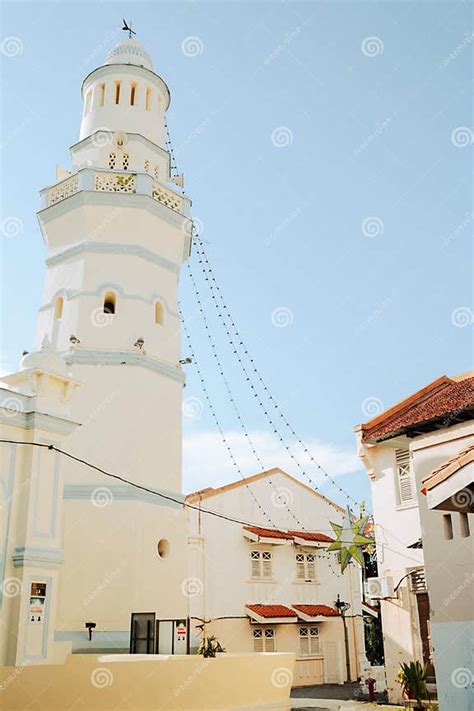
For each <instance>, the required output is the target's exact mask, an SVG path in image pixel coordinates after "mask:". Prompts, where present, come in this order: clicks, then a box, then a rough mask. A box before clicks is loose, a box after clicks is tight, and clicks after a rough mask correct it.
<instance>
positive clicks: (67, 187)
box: [48, 174, 79, 205]
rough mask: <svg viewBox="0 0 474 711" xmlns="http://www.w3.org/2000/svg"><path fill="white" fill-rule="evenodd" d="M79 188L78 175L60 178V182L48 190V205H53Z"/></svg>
mask: <svg viewBox="0 0 474 711" xmlns="http://www.w3.org/2000/svg"><path fill="white" fill-rule="evenodd" d="M78 190H79V176H78V175H77V174H76V175H71V177H70V178H66V179H65V180H61V182H60V183H58V184H57V185H55V186H54V187H53V188H50V189H49V190H48V205H54V204H55V203H56V202H59V201H60V200H64V199H65V198H67V197H69V196H70V195H74V193H77V191H78Z"/></svg>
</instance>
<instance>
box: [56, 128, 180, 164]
mask: <svg viewBox="0 0 474 711" xmlns="http://www.w3.org/2000/svg"><path fill="white" fill-rule="evenodd" d="M100 133H104V130H103V129H102V130H101V129H97V130H96V131H94V133H91V134H90V135H89V136H86V137H85V138H83V139H81V140H80V141H77V143H73V144H72V146H70V148H69V150H70V151H71V153H72V154H74V153H75V152H76V151H77V150H80V149H81V148H85V147H87V146H89V145H94V140H96V139H95V138H94V137H96V136H97V134H100ZM127 135H128V137H129V138H130V139H132V140H136V141H140V142H141V143H143V144H144V145H145V146H148V147H151V148H153V150H156V151H158V153H160V155H161V156H162V157H163V158H165V159H166V160H167V161H168V163H169V162H170V154H169V153H168V151H166V150H165V149H164V148H163V147H162V146H160V145H158V143H154V142H153V141H151V140H150V139H149V138H147V137H146V136H144V135H143V134H142V133H134V132H132V131H130V132H129V133H128V134H127Z"/></svg>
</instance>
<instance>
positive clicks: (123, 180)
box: [41, 168, 190, 216]
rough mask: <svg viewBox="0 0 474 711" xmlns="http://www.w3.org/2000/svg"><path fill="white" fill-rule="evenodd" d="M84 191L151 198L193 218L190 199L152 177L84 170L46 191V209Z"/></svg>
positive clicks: (111, 171)
mask: <svg viewBox="0 0 474 711" xmlns="http://www.w3.org/2000/svg"><path fill="white" fill-rule="evenodd" d="M83 190H85V191H88V190H92V191H99V192H109V193H135V194H140V195H148V196H150V197H152V198H153V199H154V200H157V201H158V202H160V203H161V204H162V205H165V206H166V207H169V208H170V209H171V210H174V211H175V212H179V213H180V214H182V215H185V216H188V215H189V206H190V200H189V198H187V197H186V196H181V195H178V194H177V193H175V192H174V190H172V189H171V188H168V187H166V186H165V185H163V184H162V183H159V182H157V181H156V180H152V177H151V176H149V175H145V174H142V173H128V172H126V171H115V170H110V171H105V170H102V171H97V170H94V168H81V169H80V170H79V171H78V172H77V173H76V174H75V175H71V176H70V177H68V178H66V179H65V180H62V181H61V182H60V183H58V184H57V185H54V186H52V187H50V188H45V189H44V190H42V191H41V195H42V199H43V202H42V206H43V207H50V206H51V205H55V204H56V203H58V202H60V201H61V200H65V199H66V198H68V197H70V196H71V195H74V194H75V193H77V192H80V191H83Z"/></svg>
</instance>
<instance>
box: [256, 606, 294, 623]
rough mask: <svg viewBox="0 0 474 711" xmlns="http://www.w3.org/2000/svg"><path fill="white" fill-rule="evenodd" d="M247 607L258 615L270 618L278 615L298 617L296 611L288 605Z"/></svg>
mask: <svg viewBox="0 0 474 711" xmlns="http://www.w3.org/2000/svg"><path fill="white" fill-rule="evenodd" d="M246 607H247V608H248V609H249V610H252V612H255V614H256V615H259V616H260V617H265V618H267V619H269V620H270V619H272V618H277V617H296V613H295V611H294V610H292V609H291V608H290V607H286V605H246Z"/></svg>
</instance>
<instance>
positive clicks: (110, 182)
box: [94, 173, 137, 193]
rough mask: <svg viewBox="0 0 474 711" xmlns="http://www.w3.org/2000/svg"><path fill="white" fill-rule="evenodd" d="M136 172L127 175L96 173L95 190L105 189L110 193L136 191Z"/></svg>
mask: <svg viewBox="0 0 474 711" xmlns="http://www.w3.org/2000/svg"><path fill="white" fill-rule="evenodd" d="M136 178H137V176H136V174H135V173H130V174H127V175H123V174H118V173H96V174H95V185H94V187H95V190H103V191H105V192H108V193H134V192H136V188H135V183H136Z"/></svg>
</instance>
